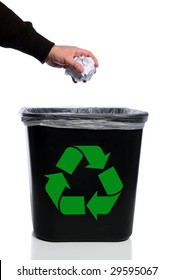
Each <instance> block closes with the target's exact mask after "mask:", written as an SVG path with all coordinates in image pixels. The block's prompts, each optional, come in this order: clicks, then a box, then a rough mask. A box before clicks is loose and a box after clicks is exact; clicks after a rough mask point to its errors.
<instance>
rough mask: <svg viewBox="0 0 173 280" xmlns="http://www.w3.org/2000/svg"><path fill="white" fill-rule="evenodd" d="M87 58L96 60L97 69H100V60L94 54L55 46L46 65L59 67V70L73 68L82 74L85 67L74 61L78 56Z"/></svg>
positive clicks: (70, 47) (78, 49) (68, 47)
mask: <svg viewBox="0 0 173 280" xmlns="http://www.w3.org/2000/svg"><path fill="white" fill-rule="evenodd" d="M82 55H84V56H86V57H91V58H92V59H93V60H94V63H95V67H98V66H99V64H98V60H97V58H96V57H95V56H94V55H93V54H92V52H90V51H88V50H84V49H80V48H78V47H73V46H56V45H55V46H53V47H52V49H51V50H50V52H49V54H48V56H47V58H46V61H45V62H46V63H47V64H48V65H49V66H52V67H57V68H65V69H67V68H68V67H70V66H71V67H73V68H74V69H75V70H76V71H77V72H79V73H82V72H83V71H84V68H83V66H82V65H81V64H80V63H78V62H77V61H75V60H74V57H76V56H82Z"/></svg>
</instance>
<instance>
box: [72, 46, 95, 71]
mask: <svg viewBox="0 0 173 280" xmlns="http://www.w3.org/2000/svg"><path fill="white" fill-rule="evenodd" d="M81 55H84V56H87V57H91V58H92V59H93V60H94V63H95V67H98V66H99V63H98V60H97V58H96V57H95V56H94V55H93V53H92V52H90V51H88V50H85V49H78V48H77V49H76V56H81Z"/></svg>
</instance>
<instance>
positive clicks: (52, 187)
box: [45, 173, 70, 208]
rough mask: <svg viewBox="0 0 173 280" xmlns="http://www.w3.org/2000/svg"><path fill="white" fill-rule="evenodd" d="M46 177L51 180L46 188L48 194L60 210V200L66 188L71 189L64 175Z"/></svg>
mask: <svg viewBox="0 0 173 280" xmlns="http://www.w3.org/2000/svg"><path fill="white" fill-rule="evenodd" d="M45 176H46V177H47V178H49V181H48V182H47V184H46V187H45V189H46V192H47V193H48V195H49V196H50V198H51V199H52V201H53V203H54V204H55V206H56V207H57V208H59V205H58V202H59V200H60V197H61V195H62V193H63V191H64V189H65V188H66V187H67V188H69V189H70V187H69V185H68V183H67V181H66V179H65V177H64V175H63V174H62V173H55V174H50V175H45Z"/></svg>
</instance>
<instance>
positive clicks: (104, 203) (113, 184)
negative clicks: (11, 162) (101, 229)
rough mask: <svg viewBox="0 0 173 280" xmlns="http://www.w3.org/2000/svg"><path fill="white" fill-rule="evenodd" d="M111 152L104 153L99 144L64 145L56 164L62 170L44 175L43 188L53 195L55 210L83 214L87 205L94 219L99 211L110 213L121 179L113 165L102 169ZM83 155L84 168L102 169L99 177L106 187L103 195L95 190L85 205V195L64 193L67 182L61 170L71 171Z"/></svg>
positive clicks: (104, 213) (119, 190) (119, 189)
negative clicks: (86, 163) (46, 179)
mask: <svg viewBox="0 0 173 280" xmlns="http://www.w3.org/2000/svg"><path fill="white" fill-rule="evenodd" d="M109 155H110V153H108V154H104V152H103V150H102V149H101V147H99V146H73V147H67V148H66V149H65V151H64V153H63V154H62V156H61V157H60V159H59V161H58V162H57V164H56V167H57V168H59V169H61V172H59V173H55V174H50V175H45V176H46V177H47V178H49V180H48V182H47V184H46V187H45V190H46V192H47V194H48V195H49V196H50V198H51V199H52V201H53V203H54V204H55V206H56V208H57V209H58V211H59V212H60V213H62V214H64V215H86V209H85V208H86V207H87V208H88V209H89V210H90V212H91V213H92V215H93V216H94V218H95V219H96V220H97V219H98V215H106V214H108V213H110V211H111V209H112V208H113V206H114V204H115V203H116V201H117V199H118V197H119V196H120V194H121V192H122V188H123V183H122V181H121V179H120V177H119V175H118V173H117V171H116V170H115V167H114V166H112V167H110V168H108V169H106V170H103V169H104V168H105V166H106V163H107V161H108V158H109ZM83 157H85V158H86V160H87V161H88V165H87V166H85V168H90V169H101V170H103V171H102V172H101V173H100V174H99V175H98V178H99V180H100V182H101V184H102V186H103V188H104V190H105V193H106V195H105V196H99V195H98V192H97V191H96V192H95V194H94V195H93V196H92V197H91V199H90V200H89V202H88V203H87V204H86V207H85V197H84V196H66V195H65V196H64V195H63V193H64V190H65V188H68V189H70V186H69V184H68V182H67V180H66V178H65V175H64V173H63V172H62V171H65V172H66V173H68V174H70V175H72V174H73V173H74V171H75V170H76V168H77V167H78V165H79V163H80V162H81V160H82V159H83Z"/></svg>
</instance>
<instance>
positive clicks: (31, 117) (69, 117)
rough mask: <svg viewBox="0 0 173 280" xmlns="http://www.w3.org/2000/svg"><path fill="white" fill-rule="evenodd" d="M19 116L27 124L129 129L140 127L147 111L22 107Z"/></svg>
mask: <svg viewBox="0 0 173 280" xmlns="http://www.w3.org/2000/svg"><path fill="white" fill-rule="evenodd" d="M21 118H22V121H23V122H24V124H25V125H27V126H34V125H44V126H51V127H60V128H79V129H81V128H84V129H127V130H129V129H142V128H143V127H144V124H145V122H146V121H147V119H148V113H147V112H145V111H140V110H136V109H129V108H122V107H117V108H115V107H112V108H106V107H104V108H99V107H88V108H87V107H81V108H74V107H73V108H70V107H69V108H22V109H21Z"/></svg>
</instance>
